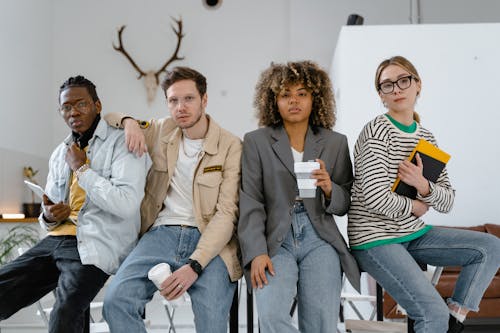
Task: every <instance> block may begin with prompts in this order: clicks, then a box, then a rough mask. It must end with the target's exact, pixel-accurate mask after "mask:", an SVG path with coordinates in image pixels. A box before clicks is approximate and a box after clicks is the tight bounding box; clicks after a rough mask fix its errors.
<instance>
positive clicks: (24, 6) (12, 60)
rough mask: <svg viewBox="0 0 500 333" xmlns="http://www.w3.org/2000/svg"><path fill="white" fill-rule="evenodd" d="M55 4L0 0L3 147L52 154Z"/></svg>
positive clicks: (36, 0) (0, 130)
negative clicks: (53, 8) (52, 5)
mask: <svg viewBox="0 0 500 333" xmlns="http://www.w3.org/2000/svg"><path fill="white" fill-rule="evenodd" d="M50 4H51V2H50V1H40V0H20V1H15V0H10V1H8V0H2V1H0V45H1V46H0V47H1V50H2V51H1V55H0V61H1V64H2V80H0V112H1V113H0V114H1V121H0V148H7V149H13V150H16V151H21V152H25V153H31V154H34V155H38V156H46V155H47V153H49V152H50V149H49V146H50V145H51V143H52V142H51V141H52V140H51V137H50V136H49V135H47V133H50V130H51V121H50V119H51V117H52V116H53V114H54V113H56V111H55V110H54V109H52V106H53V105H52V103H51V98H53V97H54V96H57V94H54V91H53V89H51V82H52V30H51V27H52V26H51V18H52V7H51V6H50Z"/></svg>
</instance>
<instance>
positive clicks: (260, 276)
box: [250, 254, 274, 289]
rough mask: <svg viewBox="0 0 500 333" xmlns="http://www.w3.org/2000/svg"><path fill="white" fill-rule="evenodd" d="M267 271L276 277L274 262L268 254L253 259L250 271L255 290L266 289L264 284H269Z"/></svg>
mask: <svg viewBox="0 0 500 333" xmlns="http://www.w3.org/2000/svg"><path fill="white" fill-rule="evenodd" d="M266 269H267V270H268V271H269V274H271V275H272V276H274V268H273V262H272V261H271V258H269V256H268V255H267V254H261V255H260V256H257V257H255V258H253V260H252V266H251V269H250V276H251V280H252V288H253V289H255V288H257V287H259V288H260V289H262V288H263V287H264V286H263V284H267V277H266Z"/></svg>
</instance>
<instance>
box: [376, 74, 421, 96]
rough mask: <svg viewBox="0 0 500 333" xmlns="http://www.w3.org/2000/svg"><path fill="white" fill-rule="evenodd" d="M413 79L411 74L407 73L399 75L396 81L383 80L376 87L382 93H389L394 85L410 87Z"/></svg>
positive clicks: (401, 87)
mask: <svg viewBox="0 0 500 333" xmlns="http://www.w3.org/2000/svg"><path fill="white" fill-rule="evenodd" d="M412 79H415V78H414V77H413V75H407V76H403V77H400V78H399V79H397V80H396V81H385V82H382V83H380V84H379V85H378V88H379V89H380V91H381V92H382V93H383V94H390V93H392V92H393V91H394V85H397V86H398V88H399V89H401V90H405V89H408V88H410V86H411V80H412Z"/></svg>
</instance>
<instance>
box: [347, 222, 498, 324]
mask: <svg viewBox="0 0 500 333" xmlns="http://www.w3.org/2000/svg"><path fill="white" fill-rule="evenodd" d="M352 253H353V255H354V256H355V257H356V259H357V260H358V264H359V266H360V267H361V269H362V270H364V271H366V272H368V273H369V274H370V275H371V276H372V277H373V278H375V279H376V280H377V281H378V282H379V283H380V285H381V286H382V287H383V288H384V289H385V290H386V291H387V292H388V293H389V294H390V295H391V296H392V297H393V298H394V299H395V300H396V302H398V303H399V304H400V305H401V306H402V307H403V308H404V309H405V310H406V312H407V313H408V315H409V317H410V318H412V319H413V320H415V326H414V328H415V332H418V333H423V332H427V333H445V332H446V331H447V330H448V318H449V311H448V306H447V305H446V303H445V302H444V301H443V299H442V298H441V296H440V295H439V293H438V292H437V291H436V289H435V288H434V287H433V286H432V284H431V283H430V281H429V280H428V279H427V278H426V277H425V275H424V274H423V273H422V270H421V269H420V267H419V266H418V265H417V262H419V263H424V264H429V265H433V266H462V270H461V272H460V275H459V277H458V279H457V284H456V286H455V290H454V292H453V296H452V297H451V298H450V299H449V300H448V302H451V303H454V304H456V305H458V306H462V307H465V308H467V309H469V310H472V311H478V310H479V302H480V301H481V298H482V296H483V294H484V291H485V290H486V288H487V287H488V285H489V284H490V282H491V280H492V279H493V276H494V275H495V273H496V272H497V270H498V267H499V266H500V239H498V238H497V237H495V236H493V235H490V234H486V233H482V232H476V231H468V230H460V229H450V228H439V227H434V228H432V229H431V230H430V231H428V232H427V233H426V234H425V235H423V236H422V237H420V238H417V239H415V240H412V241H410V242H406V243H401V244H389V245H381V246H377V247H374V248H371V249H368V250H357V251H352Z"/></svg>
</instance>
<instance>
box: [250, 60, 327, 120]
mask: <svg viewBox="0 0 500 333" xmlns="http://www.w3.org/2000/svg"><path fill="white" fill-rule="evenodd" d="M298 83H300V84H303V85H304V87H305V88H306V89H307V90H308V91H309V92H310V93H311V94H312V99H313V102H312V112H311V115H310V116H309V124H310V125H311V126H312V127H313V129H314V128H315V127H324V128H327V129H331V128H332V127H333V125H334V124H335V120H336V117H335V99H334V97H333V90H332V83H331V81H330V78H329V77H328V74H327V73H326V72H325V71H324V70H323V69H321V68H320V67H319V66H318V65H317V64H315V63H314V62H312V61H299V62H288V63H286V64H275V63H271V66H270V67H269V68H268V69H266V70H265V71H264V72H262V74H261V75H260V78H259V81H258V82H257V85H256V86H255V97H254V107H255V109H256V113H257V118H258V119H259V126H273V127H276V126H280V125H282V124H283V119H282V118H281V115H280V113H279V110H278V103H277V96H278V94H279V93H280V92H281V91H283V89H285V87H287V86H290V85H294V84H298Z"/></svg>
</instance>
